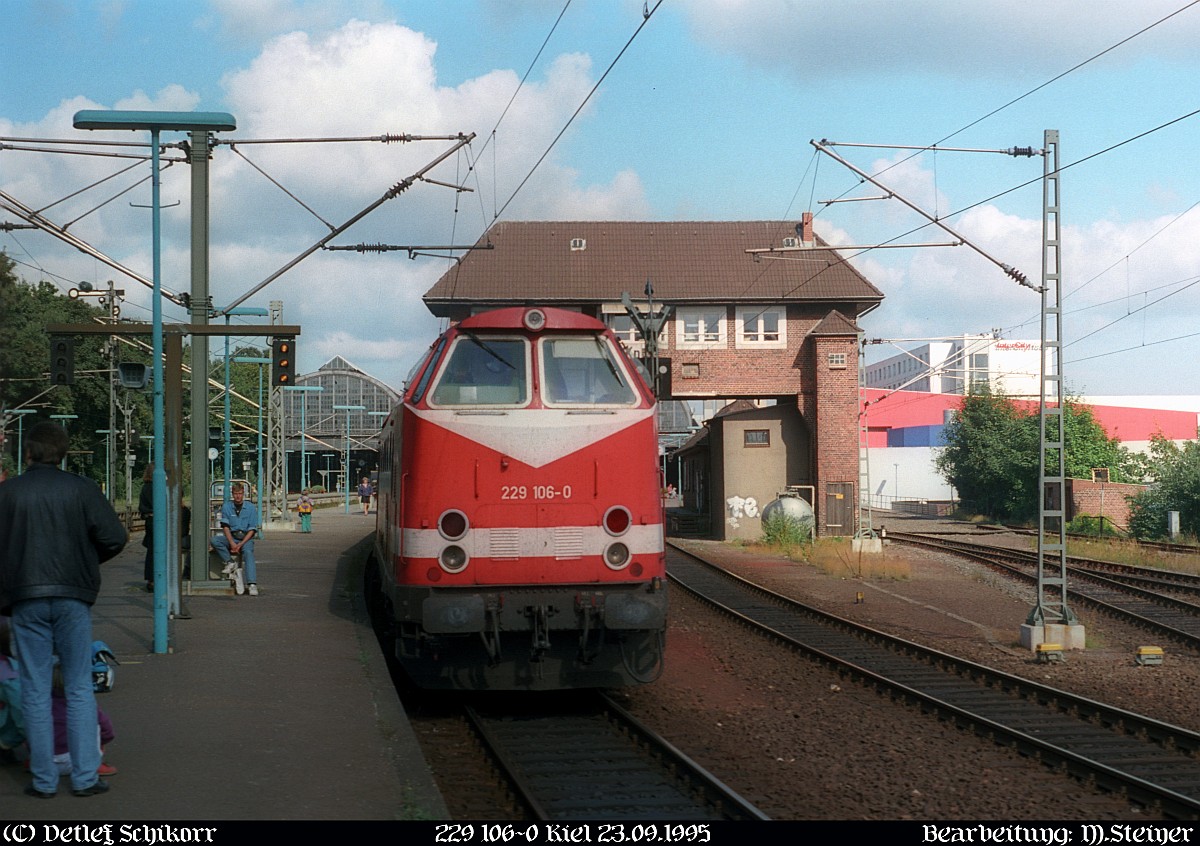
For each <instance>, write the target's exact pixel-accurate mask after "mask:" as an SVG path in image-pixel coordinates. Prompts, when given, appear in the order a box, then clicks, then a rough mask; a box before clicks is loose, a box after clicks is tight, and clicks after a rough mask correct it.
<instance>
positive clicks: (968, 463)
mask: <svg viewBox="0 0 1200 846" xmlns="http://www.w3.org/2000/svg"><path fill="white" fill-rule="evenodd" d="M1062 419H1063V425H1064V426H1065V437H1064V442H1065V447H1066V455H1065V457H1064V462H1063V463H1064V469H1065V472H1066V475H1067V477H1069V478H1076V479H1088V478H1091V475H1092V469H1093V468H1099V467H1104V468H1108V470H1109V472H1110V478H1111V479H1112V481H1114V482H1121V481H1135V480H1137V481H1140V479H1141V477H1140V475H1138V472H1139V471H1138V468H1137V461H1136V460H1135V459H1134V458H1133V457H1132V455H1131V453H1130V452H1129V450H1128V449H1126V448H1125V447H1124V446H1122V445H1121V443H1120V442H1119V441H1117V440H1116V439H1115V438H1109V437H1108V435H1107V434H1106V433H1105V431H1104V429H1103V428H1102V427H1101V426H1100V424H1099V423H1097V422H1096V418H1095V416H1094V415H1093V414H1092V411H1091V409H1090V408H1087V407H1085V406H1082V405H1080V404H1079V403H1078V402H1076V401H1073V400H1071V399H1068V400H1067V402H1066V403H1065V405H1064V408H1063V416H1062ZM1048 424H1049V425H1055V424H1054V423H1053V419H1051V420H1050V421H1048ZM1048 434H1049V435H1055V434H1057V432H1050V433H1048ZM945 439H946V448H945V449H944V450H942V452H941V453H940V454H939V455H938V457H937V469H938V471H939V472H940V473H941V474H942V476H943V477H944V478H945V479H946V481H947V482H949V483H950V484H952V485H953V486H954V487H955V489H956V490H957V491H958V494H959V498H960V499H961V500H962V503H963V505H964V506H965V507H967V508H969V509H972V510H974V511H975V512H977V513H979V514H983V515H985V516H988V517H992V518H994V519H999V520H1026V519H1029V518H1031V517H1033V516H1034V515H1035V514H1037V510H1038V500H1037V489H1038V449H1039V422H1038V413H1037V409H1036V408H1032V409H1028V410H1021V409H1020V408H1018V407H1017V405H1016V403H1014V402H1013V401H1012V400H1011V399H1010V398H1008V397H1006V396H1004V394H1002V393H993V392H991V391H990V390H988V389H987V388H986V386H985V387H984V388H983V389H982V390H980V391H979V392H977V393H973V394H970V395H968V396H966V397H964V398H963V403H962V407H961V408H960V410H959V411H958V412H956V413H955V416H954V419H953V420H952V421H951V423H950V424H949V425H947V426H946V429H945Z"/></svg>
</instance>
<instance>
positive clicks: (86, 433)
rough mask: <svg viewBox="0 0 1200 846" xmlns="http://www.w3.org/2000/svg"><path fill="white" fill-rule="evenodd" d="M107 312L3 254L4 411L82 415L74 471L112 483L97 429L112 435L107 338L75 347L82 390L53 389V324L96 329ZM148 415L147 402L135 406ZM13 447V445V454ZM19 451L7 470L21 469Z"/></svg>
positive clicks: (9, 456)
mask: <svg viewBox="0 0 1200 846" xmlns="http://www.w3.org/2000/svg"><path fill="white" fill-rule="evenodd" d="M103 314H104V311H103V310H102V309H100V308H98V307H97V306H95V305H93V304H92V303H91V302H90V301H88V300H85V299H71V298H69V297H66V296H63V295H62V294H61V293H60V291H59V290H58V287H57V286H56V285H54V284H52V283H51V282H48V281H46V280H41V281H39V282H37V283H29V282H25V281H24V280H22V279H20V278H19V277H18V276H17V273H16V266H15V263H14V262H13V261H12V259H10V258H9V257H8V256H7V255H6V254H4V253H0V338H3V339H4V342H3V344H0V406H3V407H5V408H12V407H26V408H36V409H37V410H38V412H39V413H38V415H37V418H34V417H33V415H31V416H30V419H27V420H25V421H24V425H25V426H26V427H27V426H29V425H30V424H31V423H32V422H33V420H34V419H39V418H40V419H48V418H49V417H50V415H54V414H63V415H76V417H74V418H71V419H67V420H66V421H65V423H66V428H67V431H68V433H69V435H70V440H71V444H70V450H71V455H70V457H69V459H68V465H69V467H70V469H71V470H73V471H75V472H78V473H81V474H83V475H86V476H89V477H91V478H93V479H95V480H96V481H102V480H103V479H104V478H105V467H104V461H105V449H104V438H103V436H102V435H98V434H97V433H96V430H97V429H107V428H108V408H109V394H108V378H109V362H108V353H107V346H106V345H107V343H108V341H107V339H105V338H103V337H99V336H80V337H79V338H78V341H77V344H76V347H75V368H74V369H75V383H74V384H73V385H69V386H64V385H59V386H51V384H50V380H49V362H50V343H49V338H48V336H47V333H46V326H47V325H48V324H51V323H90V322H92V321H93V320H94V319H95V318H96V317H98V316H101V315H103ZM133 407H134V409H135V412H134V413H135V414H136V415H138V416H139V417H140V416H142V413H143V409H144V407H145V406H144V403H142V402H135V403H134V406H133ZM7 446H8V444H6V447H7ZM15 451H16V444H15V443H13V444H12V448H11V449H7V448H6V450H5V455H4V460H5V466H6V468H7V469H8V470H9V471H10V472H11V471H12V470H13V469H15V468H16V467H17V466H18V465H19V461H18V458H19V457H18V456H16V454H15Z"/></svg>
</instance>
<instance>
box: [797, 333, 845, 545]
mask: <svg viewBox="0 0 1200 846" xmlns="http://www.w3.org/2000/svg"><path fill="white" fill-rule="evenodd" d="M814 340H815V343H814V344H813V359H812V366H813V372H814V374H815V397H814V399H815V403H814V404H815V411H816V420H815V425H814V426H813V430H814V434H813V439H814V440H815V442H816V450H815V453H816V454H815V461H816V467H815V471H816V472H815V476H816V486H817V531H818V533H819V534H826V532H825V531H824V526H825V523H826V522H827V521H826V519H825V516H826V515H824V514H823V511H824V507H825V503H826V501H827V494H828V492H829V485H830V484H831V483H848V484H850V485H851V486H852V487H851V490H852V491H854V492H855V493H854V494H852V496H851V503H852V505H851V511H852V513H851V515H850V525H849V526H845V527H844V528H843V532H844V533H850V532H851V531H852V528H851V527H852V526H853V525H854V524H855V523H857V520H858V516H857V515H858V496H857V490H858V344H857V343H856V339H855V338H854V337H853V336H837V335H834V336H817V337H816V338H815V339H814ZM834 355H841V356H844V357H845V365H846V366H845V367H836V368H834V367H830V357H831V356H834ZM803 407H804V403H803V402H802V403H801V410H803ZM808 419H809V420H810V421H812V420H813V418H811V417H809V418H808Z"/></svg>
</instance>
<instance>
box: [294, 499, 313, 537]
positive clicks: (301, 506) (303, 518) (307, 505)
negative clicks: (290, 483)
mask: <svg viewBox="0 0 1200 846" xmlns="http://www.w3.org/2000/svg"><path fill="white" fill-rule="evenodd" d="M313 505H314V503H313V498H312V497H311V496H309V495H308V488H305V489H304V490H302V491H300V498H299V499H297V500H296V513H297V514H299V515H300V531H301V532H304V533H305V534H308V533H310V532H312V515H313Z"/></svg>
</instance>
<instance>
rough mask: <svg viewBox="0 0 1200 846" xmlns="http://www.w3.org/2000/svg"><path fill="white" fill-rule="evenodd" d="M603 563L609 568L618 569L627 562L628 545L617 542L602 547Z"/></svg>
mask: <svg viewBox="0 0 1200 846" xmlns="http://www.w3.org/2000/svg"><path fill="white" fill-rule="evenodd" d="M604 563H605V564H607V565H608V567H609V569H610V570H620V569H623V568H624V567H625V565H627V564H628V563H629V547H627V546H626V545H625V544H623V543H620V542H617V543H610V544H609V545H608V546H607V547H605V549H604Z"/></svg>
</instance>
